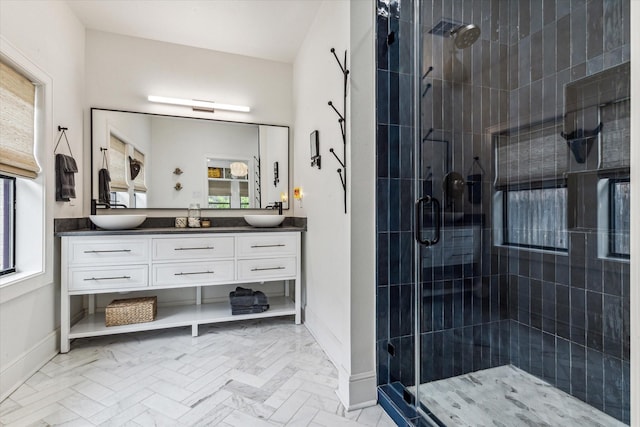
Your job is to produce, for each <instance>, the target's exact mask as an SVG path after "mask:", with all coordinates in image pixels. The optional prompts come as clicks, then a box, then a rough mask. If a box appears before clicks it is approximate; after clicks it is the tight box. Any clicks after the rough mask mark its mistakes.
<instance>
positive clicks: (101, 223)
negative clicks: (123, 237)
mask: <svg viewBox="0 0 640 427" xmlns="http://www.w3.org/2000/svg"><path fill="white" fill-rule="evenodd" d="M89 219H90V220H91V222H92V223H94V224H95V225H96V226H98V227H100V228H104V229H105V230H128V229H130V228H136V227H137V226H139V225H140V224H142V223H143V222H144V220H145V219H147V216H146V215H90V216H89Z"/></svg>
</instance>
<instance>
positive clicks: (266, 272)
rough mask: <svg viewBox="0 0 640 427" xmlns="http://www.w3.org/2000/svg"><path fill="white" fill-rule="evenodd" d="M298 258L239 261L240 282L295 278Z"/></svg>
mask: <svg viewBox="0 0 640 427" xmlns="http://www.w3.org/2000/svg"><path fill="white" fill-rule="evenodd" d="M295 275H296V258H266V259H243V260H239V261H238V280H249V279H251V280H261V279H271V278H274V277H283V278H286V277H294V276H295Z"/></svg>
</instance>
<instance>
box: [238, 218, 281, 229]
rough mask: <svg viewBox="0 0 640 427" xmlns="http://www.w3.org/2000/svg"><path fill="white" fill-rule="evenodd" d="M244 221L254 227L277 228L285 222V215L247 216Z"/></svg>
mask: <svg viewBox="0 0 640 427" xmlns="http://www.w3.org/2000/svg"><path fill="white" fill-rule="evenodd" d="M244 220H245V221H247V222H248V223H249V225H251V226H253V227H276V226H278V225H280V224H282V221H284V215H245V216H244Z"/></svg>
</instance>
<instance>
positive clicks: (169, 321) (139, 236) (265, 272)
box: [58, 227, 303, 353]
mask: <svg viewBox="0 0 640 427" xmlns="http://www.w3.org/2000/svg"><path fill="white" fill-rule="evenodd" d="M301 231H303V230H302V229H301V228H299V227H278V228H268V229H264V230H260V229H256V228H251V227H227V228H210V229H175V228H166V229H136V230H121V231H102V230H100V231H92V230H84V231H68V232H62V233H58V236H60V237H61V273H60V274H61V325H60V330H61V345H60V351H61V352H62V353H66V352H68V351H69V347H70V340H71V339H73V338H82V337H91V336H98V335H110V334H119V333H126V332H135V331H144V330H152V329H165V328H172V327H179V326H191V328H192V335H193V336H197V335H198V326H199V325H202V324H207V323H216V322H228V321H236V320H245V319H255V318H265V317H277V316H288V315H294V316H295V323H296V324H299V323H300V322H301V304H300V295H301V293H300V289H301V282H300V264H301V249H300V248H301V243H300V240H301V237H300V236H301V234H300V233H301ZM272 281H281V282H283V283H284V289H283V291H282V295H281V296H271V297H269V305H270V308H269V309H268V310H267V311H265V312H262V313H256V314H243V315H232V314H231V307H230V305H229V300H228V299H227V300H226V301H219V302H207V303H205V302H204V301H203V298H202V291H203V287H208V286H222V285H240V286H241V285H243V284H247V283H251V284H255V286H254V285H252V288H253V289H254V290H259V289H260V284H261V283H263V282H272ZM291 281H293V283H294V289H293V295H292V294H291ZM177 288H195V289H196V293H195V295H196V296H195V299H194V300H193V301H192V303H190V304H188V305H184V304H183V305H175V306H159V307H158V314H157V317H156V320H154V321H153V322H148V323H137V324H132V325H122V326H110V327H106V326H105V318H104V311H98V310H96V295H97V294H105V293H118V292H129V294H128V295H126V296H119V298H134V297H135V296H136V292H137V291H153V290H161V289H177ZM75 295H86V296H87V309H86V315H85V316H84V317H83V318H82V319H80V320H79V321H77V322H76V323H74V324H73V325H72V324H71V312H70V302H71V297H72V296H75Z"/></svg>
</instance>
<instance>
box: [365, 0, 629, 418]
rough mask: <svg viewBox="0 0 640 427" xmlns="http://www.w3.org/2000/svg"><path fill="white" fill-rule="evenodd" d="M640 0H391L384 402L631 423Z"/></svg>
mask: <svg viewBox="0 0 640 427" xmlns="http://www.w3.org/2000/svg"><path fill="white" fill-rule="evenodd" d="M629 32H630V22H629V1H628V0H589V1H575V0H545V1H527V0H520V1H507V0H411V1H407V0H378V8H377V34H376V40H377V48H376V49H377V190H376V192H377V292H376V295H377V325H376V327H377V335H376V340H377V363H378V384H379V396H380V402H381V403H382V404H383V406H384V407H385V409H386V410H387V411H388V412H390V413H391V414H392V415H394V419H396V421H398V422H402V423H407V422H408V423H410V424H413V425H446V426H449V425H451V426H456V425H481V424H482V425H507V426H509V425H545V423H546V424H547V425H580V424H584V423H585V422H586V420H592V421H596V422H598V423H600V424H601V425H623V424H628V423H629V420H630V415H629V406H630V402H629V381H630V374H629V369H630V365H629V360H630V355H629V342H630V325H629V322H630V320H629V301H630V300H629V287H630V277H629V263H630V261H631V260H630V256H629V221H630V220H629V206H630V204H629V200H630V199H629V194H630V192H629V189H630V188H629V185H630V183H629V175H630V163H629V145H630V143H629V139H630V138H629V127H630V125H629V123H630V116H629V104H630V90H629V89H630V71H629V56H630V49H629Z"/></svg>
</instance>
